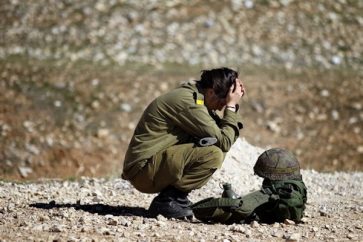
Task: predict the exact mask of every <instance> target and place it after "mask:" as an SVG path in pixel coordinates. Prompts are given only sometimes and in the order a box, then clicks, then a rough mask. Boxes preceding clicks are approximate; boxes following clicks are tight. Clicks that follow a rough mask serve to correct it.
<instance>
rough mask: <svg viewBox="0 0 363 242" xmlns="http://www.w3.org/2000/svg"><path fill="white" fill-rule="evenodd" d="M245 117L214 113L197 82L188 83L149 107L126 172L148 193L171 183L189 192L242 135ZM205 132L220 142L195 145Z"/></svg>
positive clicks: (127, 157) (134, 139)
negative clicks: (240, 130)
mask: <svg viewBox="0 0 363 242" xmlns="http://www.w3.org/2000/svg"><path fill="white" fill-rule="evenodd" d="M239 119H240V116H239V114H238V113H237V112H233V111H231V110H228V109H225V111H224V115H223V118H219V117H218V116H217V115H216V114H215V113H213V112H209V111H208V109H207V108H206V106H205V105H204V96H203V94H201V93H200V91H199V90H198V88H197V86H196V84H195V83H187V84H184V85H182V86H181V87H179V88H176V89H174V90H172V91H170V92H169V93H166V94H164V95H162V96H160V97H158V98H156V99H155V100H154V101H153V102H151V104H150V105H149V106H148V107H147V108H146V110H145V111H144V113H143V115H142V117H141V119H140V121H139V123H138V125H137V126H136V129H135V132H134V135H133V137H132V139H131V141H130V144H129V147H128V150H127V152H126V155H125V160H124V167H123V174H122V177H123V178H124V179H127V180H129V181H130V182H131V183H132V184H133V185H134V186H135V188H136V189H138V190H139V191H141V192H146V193H156V192H160V191H161V190H162V189H164V188H165V187H167V186H168V185H173V186H174V187H176V188H178V189H180V190H181V191H186V192H189V191H191V190H194V189H197V188H200V187H202V186H203V185H204V184H205V183H206V182H207V181H208V179H209V178H210V177H211V175H212V174H213V172H214V171H215V170H216V169H218V168H220V167H221V165H222V162H223V159H224V154H225V152H227V151H228V150H229V149H230V148H231V146H232V144H233V143H234V142H235V141H236V139H237V138H238V136H239V129H241V128H242V123H241V122H239ZM204 137H215V138H216V139H217V143H215V144H214V145H212V146H206V147H200V146H198V145H196V144H195V143H196V141H198V140H200V139H201V138H204Z"/></svg>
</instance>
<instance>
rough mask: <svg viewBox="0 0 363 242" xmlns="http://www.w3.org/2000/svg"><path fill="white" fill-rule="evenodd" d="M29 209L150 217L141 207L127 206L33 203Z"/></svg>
mask: <svg viewBox="0 0 363 242" xmlns="http://www.w3.org/2000/svg"><path fill="white" fill-rule="evenodd" d="M29 206H30V207H35V208H40V209H53V208H74V209H76V210H83V211H86V212H89V213H97V214H99V215H107V214H110V215H114V216H139V217H150V216H149V213H148V211H147V210H146V209H145V208H141V207H129V206H110V205H105V204H99V203H97V204H84V205H81V204H78V203H76V204H70V203H65V204H57V203H56V202H55V201H51V202H49V203H33V204H30V205H29Z"/></svg>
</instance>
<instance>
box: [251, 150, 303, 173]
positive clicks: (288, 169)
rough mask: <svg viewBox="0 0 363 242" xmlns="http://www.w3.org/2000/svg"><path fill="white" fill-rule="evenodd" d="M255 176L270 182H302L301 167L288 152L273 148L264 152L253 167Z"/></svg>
mask: <svg viewBox="0 0 363 242" xmlns="http://www.w3.org/2000/svg"><path fill="white" fill-rule="evenodd" d="M253 170H254V172H255V174H257V175H258V176H260V177H263V178H268V179H270V180H287V179H298V180H301V179H302V176H301V174H300V165H299V161H298V160H297V159H296V157H295V156H294V155H293V154H292V153H291V152H290V151H288V150H285V149H281V148H273V149H269V150H266V151H265V152H263V153H262V154H261V155H260V156H259V157H258V159H257V161H256V164H255V166H254V167H253Z"/></svg>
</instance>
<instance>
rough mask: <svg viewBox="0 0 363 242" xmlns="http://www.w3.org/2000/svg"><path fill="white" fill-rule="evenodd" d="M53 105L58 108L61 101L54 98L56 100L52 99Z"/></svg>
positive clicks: (60, 105)
mask: <svg viewBox="0 0 363 242" xmlns="http://www.w3.org/2000/svg"><path fill="white" fill-rule="evenodd" d="M53 105H54V107H57V108H60V107H62V101H59V100H56V101H54V103H53Z"/></svg>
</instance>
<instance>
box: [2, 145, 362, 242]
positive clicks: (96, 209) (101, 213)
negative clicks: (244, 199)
mask: <svg viewBox="0 0 363 242" xmlns="http://www.w3.org/2000/svg"><path fill="white" fill-rule="evenodd" d="M261 152H262V150H261V149H260V148H256V147H254V146H251V145H250V144H248V143H247V142H246V141H245V140H238V141H237V143H236V144H235V145H234V146H233V148H232V150H231V151H230V152H229V153H228V155H227V158H226V161H225V163H224V165H223V167H222V169H221V170H220V171H218V172H217V173H216V174H215V175H214V176H213V178H212V180H211V181H209V183H208V184H207V185H206V186H205V187H203V188H202V189H200V190H196V191H193V192H192V194H191V196H190V198H191V200H192V201H194V202H196V201H199V200H200V199H203V198H206V197H209V196H214V197H217V196H220V195H221V192H222V190H221V189H220V187H219V184H220V183H222V182H231V183H232V184H233V187H234V189H235V191H236V192H237V193H239V194H246V193H247V192H249V191H251V190H254V189H257V188H258V187H259V185H260V184H261V179H260V178H258V177H256V176H254V175H253V174H252V167H253V164H254V161H255V159H256V158H257V156H258V155H259V154H260V153H261ZM303 177H304V181H305V183H306V185H307V187H308V203H307V208H306V211H305V216H304V218H303V222H302V223H299V224H295V223H293V222H292V221H285V222H284V223H275V224H271V225H268V224H259V223H257V222H252V223H251V224H232V225H222V224H203V223H201V222H199V221H197V220H196V219H194V220H193V221H191V222H190V221H179V220H174V219H166V218H164V217H162V216H159V217H157V218H149V217H148V215H147V208H148V205H149V203H150V201H151V200H152V198H153V196H154V195H147V194H142V193H139V192H137V191H136V190H135V189H133V188H132V187H131V186H130V185H129V183H128V182H125V181H124V180H121V179H96V178H86V177H83V178H81V179H80V180H77V181H70V180H39V181H37V182H33V183H13V182H0V187H1V189H0V241H198V242H202V241H223V242H228V241H362V240H363V224H362V219H363V189H362V184H363V173H343V172H336V173H331V174H323V173H318V172H315V171H311V170H304V171H303Z"/></svg>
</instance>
